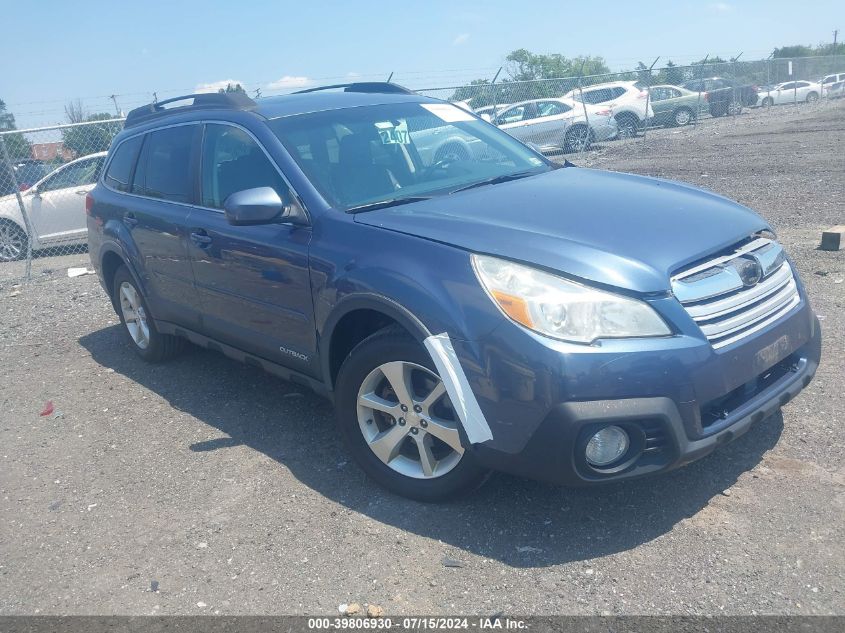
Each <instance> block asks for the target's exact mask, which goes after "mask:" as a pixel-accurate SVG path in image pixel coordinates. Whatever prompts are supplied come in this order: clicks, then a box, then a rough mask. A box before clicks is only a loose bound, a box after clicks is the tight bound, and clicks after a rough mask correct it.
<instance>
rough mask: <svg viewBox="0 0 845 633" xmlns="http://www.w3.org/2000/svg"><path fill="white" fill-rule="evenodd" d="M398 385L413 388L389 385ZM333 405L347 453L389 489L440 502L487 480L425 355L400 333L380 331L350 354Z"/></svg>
mask: <svg viewBox="0 0 845 633" xmlns="http://www.w3.org/2000/svg"><path fill="white" fill-rule="evenodd" d="M388 376H391V378H392V380H390V379H388ZM402 384H405V385H408V384H410V385H412V386H411V388H410V389H403V388H402V387H401V386H400V387H399V388H397V389H394V387H393V385H402ZM429 388H431V389H429ZM402 391H404V393H403V394H402V397H400V396H398V395H397V393H400V392H402ZM435 391H437V392H438V393H441V392H442V395H439V396H437V395H436V394H435ZM429 397H433V398H434V399H433V400H432V401H431V402H430V403H426V399H427V398H429ZM373 404H375V405H376V406H370V405H373ZM402 407H404V409H403V408H402ZM335 408H336V414H337V424H338V427H339V430H340V434H341V436H342V437H343V439H344V442H345V444H346V446H347V447H348V449H349V452H350V453H351V454H352V456H353V457H354V458H355V461H357V462H358V465H359V466H361V468H362V469H363V470H364V472H366V473H367V474H368V475H369V476H370V477H371V478H372V479H374V480H375V481H376V482H377V483H378V484H380V485H381V486H383V487H384V488H387V489H388V490H390V491H391V492H394V493H396V494H398V495H401V496H403V497H408V498H411V499H416V500H417V501H425V502H434V501H443V500H446V499H450V498H454V497H457V496H460V495H463V494H466V493H468V492H471V491H472V490H475V489H476V488H478V487H479V486H480V485H481V484H482V483H484V481H485V480H486V479H487V477H488V475H489V471H487V470H486V469H485V468H482V467H481V466H480V465H478V464H477V462H476V460H475V458H474V456H473V454H472V451H469V450H464V441H463V440H462V439H461V436H462V433H461V429H460V422H458V421H457V420H458V418H457V416H456V415H455V414H454V411H453V410H452V408H451V403H450V402H449V397H448V394H446V393H445V388H444V387H442V382H441V381H440V378H439V376H438V375H437V372H436V370H435V368H434V363H433V362H432V360H431V357H430V356H429V354H428V352H426V350H425V349H424V348H423V347H422V346H421V345H420V344H419V343H417V342H416V341H415V340H414V339H413V338H411V336H409V335H408V334H407V333H406V332H405V331H404V330H401V329H398V328H396V327H389V328H385V329H383V330H380V331H378V332H376V333H375V334H373V335H372V336H370V337H368V338H366V339H364V340H363V341H361V342H360V343H359V344H358V345H357V346H356V347H355V348H354V349H353V350H352V352H350V354H349V356H347V357H346V360H345V361H344V362H343V365H342V366H341V368H340V372H339V374H338V378H337V384H336V386H335ZM435 420H436V421H437V422H436V423H435V422H434V421H435ZM432 429H437V432H436V433H435V432H433V431H432ZM441 438H446V440H448V442H449V443H448V444H447V443H446V441H444V440H442V439H441ZM424 453H425V454H426V455H427V458H426V459H424V458H423V454H424ZM379 455H381V456H379ZM426 465H427V468H426ZM438 471H439V472H438Z"/></svg>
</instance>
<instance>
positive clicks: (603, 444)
mask: <svg viewBox="0 0 845 633" xmlns="http://www.w3.org/2000/svg"><path fill="white" fill-rule="evenodd" d="M629 444H630V442H629V440H628V434H627V433H626V432H625V431H624V430H623V429H621V428H619V427H618V426H606V427H604V428H603V429H601V430H600V431H598V432H596V434H595V435H593V437H591V438H590V441H589V442H587V450H586V451H585V456H586V458H587V462H589V463H590V464H592V465H593V466H607V465H608V464H612V463H613V462H615V461H616V460H618V459H619V458H620V457H622V456H623V455H624V454H625V453H626V452H627V450H628V446H629Z"/></svg>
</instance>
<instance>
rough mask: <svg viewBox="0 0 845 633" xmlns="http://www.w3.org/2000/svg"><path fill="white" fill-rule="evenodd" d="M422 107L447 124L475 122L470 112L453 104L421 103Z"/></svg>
mask: <svg viewBox="0 0 845 633" xmlns="http://www.w3.org/2000/svg"><path fill="white" fill-rule="evenodd" d="M420 105H421V106H422V107H424V108H425V109H426V110H428V111H429V112H431V113H432V114H433V115H434V116H436V117H437V118H438V119H441V120H443V121H445V122H446V123H455V122H457V121H474V120H475V117H474V116H472V115H471V114H470V113H469V112H467V111H466V110H463V109H462V108H459V107H457V106H453V105H452V104H451V103H421V104H420Z"/></svg>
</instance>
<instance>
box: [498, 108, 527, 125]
mask: <svg viewBox="0 0 845 633" xmlns="http://www.w3.org/2000/svg"><path fill="white" fill-rule="evenodd" d="M524 114H525V106H516V107H515V108H510V109H509V110H505V111H504V112H502V113H501V114H500V115H499V117H498V118H497V119H496V125H502V124H504V123H517V122H519V121H522V117H523V115H524Z"/></svg>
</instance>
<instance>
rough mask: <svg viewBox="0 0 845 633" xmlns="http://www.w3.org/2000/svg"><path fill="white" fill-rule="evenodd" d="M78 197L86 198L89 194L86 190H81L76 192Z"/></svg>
mask: <svg viewBox="0 0 845 633" xmlns="http://www.w3.org/2000/svg"><path fill="white" fill-rule="evenodd" d="M74 193H75V194H76V195H77V196H85V195H88V192H87V191H86V190H85V189H80V190H79V191H75V192H74Z"/></svg>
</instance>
